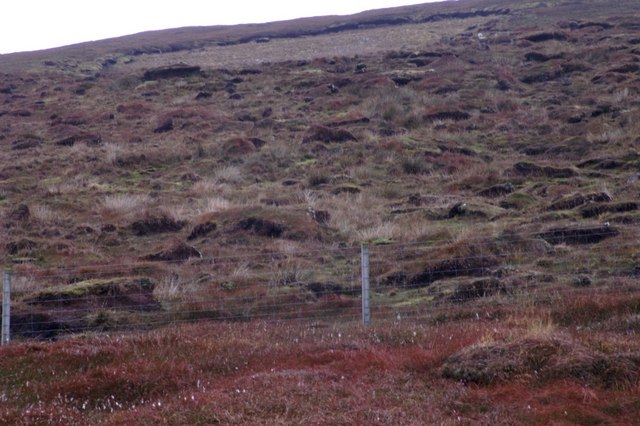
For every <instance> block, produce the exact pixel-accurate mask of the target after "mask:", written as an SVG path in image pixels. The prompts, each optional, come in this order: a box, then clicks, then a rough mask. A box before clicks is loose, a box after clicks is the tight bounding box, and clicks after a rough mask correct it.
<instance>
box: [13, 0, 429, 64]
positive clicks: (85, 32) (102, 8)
mask: <svg viewBox="0 0 640 426" xmlns="http://www.w3.org/2000/svg"><path fill="white" fill-rule="evenodd" d="M433 1H435V0H417V1H415V0H414V1H412V0H312V1H309V0H227V1H201V0H173V1H166V0H103V1H91V0H2V3H3V4H2V6H1V7H0V11H1V13H2V23H1V24H0V53H11V52H20V51H26V50H40V49H47V48H50V47H58V46H64V45H68V44H73V43H80V42H83V41H91V40H100V39H104V38H110V37H117V36H121V35H127V34H134V33H139V32H142V31H149V30H160V29H167V28H177V27H184V26H200V25H231V24H239V23H250V22H251V23H253V22H270V21H279V20H285V19H293V18H300V17H306V16H320V15H346V14H352V13H356V12H361V11H363V10H370V9H380V8H384V7H392V6H402V5H410V4H420V3H430V2H433Z"/></svg>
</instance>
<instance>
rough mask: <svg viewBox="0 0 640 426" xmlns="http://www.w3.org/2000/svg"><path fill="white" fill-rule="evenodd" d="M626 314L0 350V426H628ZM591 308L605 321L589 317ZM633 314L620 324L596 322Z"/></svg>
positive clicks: (629, 337) (632, 373) (241, 330)
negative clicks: (594, 425)
mask: <svg viewBox="0 0 640 426" xmlns="http://www.w3.org/2000/svg"><path fill="white" fill-rule="evenodd" d="M634 303H635V305H633V306H632V304H631V303H630V302H629V300H628V299H627V300H626V301H624V302H623V301H622V300H621V299H620V298H616V297H611V298H609V299H605V298H603V299H601V300H599V301H597V302H593V301H586V300H576V301H572V302H565V303H564V304H563V305H562V306H553V307H531V308H528V309H526V312H524V315H523V312H522V311H520V312H517V313H516V312H514V311H512V312H509V311H507V310H505V311H503V312H502V313H501V315H494V317H496V318H497V317H500V318H501V319H500V320H495V319H482V317H481V318H480V319H476V318H472V319H466V320H458V321H455V320H449V321H446V322H438V321H429V322H426V323H415V322H402V323H400V322H397V323H382V324H381V325H379V326H374V327H370V328H367V329H364V328H362V327H361V326H360V325H358V324H356V323H348V324H347V323H345V324H327V323H319V322H318V323H308V322H295V321H289V322H280V323H273V322H246V323H207V324H199V325H188V326H182V327H171V328H166V329H162V330H158V331H154V332H151V333H145V334H129V335H111V336H105V335H98V336H83V337H73V338H69V339H68V340H63V341H59V342H56V343H17V344H14V345H11V346H8V347H5V348H3V349H2V350H1V351H0V374H1V377H2V378H3V380H2V381H1V382H0V383H1V385H0V398H1V400H2V405H1V406H0V407H1V408H0V422H1V423H3V424H110V425H131V424H140V425H142V424H170V425H180V424H202V425H205V424H345V425H347V424H416V425H417V424H476V423H482V424H633V423H634V422H635V421H636V420H637V419H638V418H639V417H640V386H639V379H640V375H639V372H638V371H639V366H640V356H639V355H638V354H639V353H640V352H639V350H640V347H639V346H640V345H639V344H638V339H637V338H636V337H637V333H638V327H637V312H638V310H639V305H640V300H638V299H636V300H635V302H634ZM592 310H596V311H598V310H600V311H604V310H607V311H608V312H611V314H610V315H608V316H607V315H601V316H600V317H597V319H596V320H593V318H588V317H587V316H586V315H584V314H585V312H589V311H592ZM563 312H572V313H573V314H572V316H571V318H574V319H571V318H569V317H562V316H560V314H561V313H563ZM633 312H635V314H634V315H632V316H631V317H627V319H629V318H636V323H635V324H636V326H635V327H634V326H632V325H631V322H629V321H628V320H627V324H628V326H627V327H626V329H625V330H624V331H621V330H620V328H619V327H615V326H613V325H612V324H620V323H621V321H620V315H629V314H632V313H633ZM622 322H624V321H622ZM456 377H457V378H456Z"/></svg>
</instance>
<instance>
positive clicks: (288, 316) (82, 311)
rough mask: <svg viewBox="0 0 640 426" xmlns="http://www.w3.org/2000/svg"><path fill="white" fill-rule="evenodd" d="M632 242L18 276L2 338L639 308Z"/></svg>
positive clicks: (525, 239)
mask: <svg viewBox="0 0 640 426" xmlns="http://www.w3.org/2000/svg"><path fill="white" fill-rule="evenodd" d="M632 231H633V232H629V233H628V235H624V236H621V235H619V233H618V232H617V231H616V233H615V234H614V233H613V232H612V231H611V229H609V228H607V227H590V228H581V229H578V230H576V228H574V229H573V230H571V231H570V232H564V233H563V232H560V231H553V232H551V231H548V232H547V233H546V234H545V233H540V232H538V233H534V232H532V233H529V234H527V233H522V232H520V233H517V234H516V233H513V234H508V233H501V234H499V235H492V236H488V237H478V238H460V239H457V240H447V241H420V242H412V243H404V244H399V243H388V242H387V241H384V243H383V244H370V246H368V248H367V250H366V252H367V256H366V257H365V256H364V251H363V250H362V248H361V247H329V248H322V249H317V250H308V251H297V250H290V251H288V252H261V253H251V254H245V255H237V256H226V257H225V256H221V257H215V258H198V259H191V260H188V261H182V262H158V261H155V262H148V261H147V262H132V263H124V262H120V263H111V264H96V265H65V266H61V267H57V268H46V269H43V268H37V267H34V266H32V265H17V266H15V267H14V268H13V271H12V274H11V305H10V306H11V313H10V315H9V313H8V308H3V314H5V313H6V315H3V318H4V317H7V318H10V323H11V325H10V330H9V329H7V330H8V331H7V333H10V335H11V338H12V339H25V338H39V339H52V338H57V337H60V336H64V335H68V334H70V333H83V332H114V331H118V332H121V331H127V330H148V329H152V328H156V327H160V326H165V325H170V324H180V323H185V322H198V321H249V320H256V319H259V320H274V321H283V320H285V321H292V320H312V321H321V322H354V323H355V322H359V321H363V320H364V321H365V323H367V322H369V320H370V321H371V322H372V323H374V324H376V323H382V322H385V321H447V320H449V319H454V318H463V317H471V318H473V317H476V318H478V319H480V318H485V317H486V318H489V317H492V316H495V315H497V313H498V312H500V311H503V310H505V309H511V310H516V309H520V308H521V307H523V306H531V305H544V304H553V303H563V302H565V301H567V300H572V299H576V298H585V297H586V298H592V299H594V300H597V299H598V298H605V297H612V296H624V297H640V287H639V286H638V285H637V284H636V282H637V277H638V276H640V266H639V265H640V263H638V260H639V259H640V250H638V247H637V244H635V239H636V235H635V233H636V232H635V229H632ZM613 237H615V238H613ZM365 262H366V265H365ZM365 266H366V267H365ZM365 278H366V281H367V283H368V286H367V287H366V288H365V287H363V285H364V281H365ZM363 290H364V291H363ZM7 299H8V295H5V296H4V297H3V300H7ZM364 310H366V311H367V312H366V313H365V312H364ZM7 327H8V326H7Z"/></svg>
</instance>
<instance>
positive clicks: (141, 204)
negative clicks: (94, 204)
mask: <svg viewBox="0 0 640 426" xmlns="http://www.w3.org/2000/svg"><path fill="white" fill-rule="evenodd" d="M150 203H151V198H150V197H149V196H148V195H147V194H117V195H107V196H106V197H105V198H104V200H103V201H102V207H103V208H104V209H105V210H108V211H112V212H116V213H120V214H127V213H134V212H136V211H139V210H140V209H144V208H146V207H148V206H149V204H150Z"/></svg>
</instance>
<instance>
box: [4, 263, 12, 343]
mask: <svg viewBox="0 0 640 426" xmlns="http://www.w3.org/2000/svg"><path fill="white" fill-rule="evenodd" d="M10 323H11V271H10V270H5V271H4V274H3V276H2V346H4V345H7V344H9V340H10V339H11V336H10V330H11V325H10Z"/></svg>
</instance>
